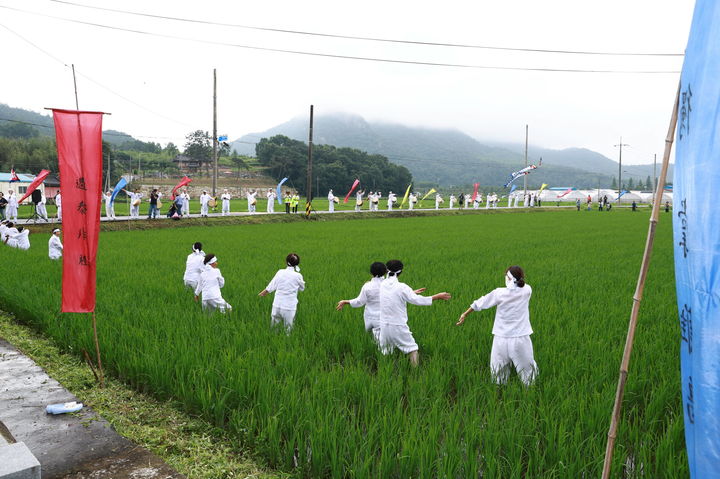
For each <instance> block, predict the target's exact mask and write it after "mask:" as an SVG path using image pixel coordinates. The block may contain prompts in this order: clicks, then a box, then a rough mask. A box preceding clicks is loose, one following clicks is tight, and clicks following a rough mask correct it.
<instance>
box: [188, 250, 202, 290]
mask: <svg viewBox="0 0 720 479" xmlns="http://www.w3.org/2000/svg"><path fill="white" fill-rule="evenodd" d="M204 260H205V252H204V251H200V252H195V251H193V252H192V253H190V254H189V255H188V257H187V260H185V275H183V281H185V282H187V281H192V282H193V283H196V282H198V281H199V280H200V273H202V271H203V269H204V266H205V265H204V264H203V261H204Z"/></svg>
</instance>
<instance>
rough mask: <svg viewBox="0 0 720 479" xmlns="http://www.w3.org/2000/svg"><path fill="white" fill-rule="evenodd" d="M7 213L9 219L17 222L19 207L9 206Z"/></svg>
mask: <svg viewBox="0 0 720 479" xmlns="http://www.w3.org/2000/svg"><path fill="white" fill-rule="evenodd" d="M5 211H7V219H9V220H13V221H17V215H18V207H17V206H8V207H7V209H6V210H5ZM58 211H59V210H58Z"/></svg>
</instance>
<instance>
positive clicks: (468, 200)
mask: <svg viewBox="0 0 720 479" xmlns="http://www.w3.org/2000/svg"><path fill="white" fill-rule="evenodd" d="M470 200H472V197H471V196H470V195H465V209H468V208H469V207H470Z"/></svg>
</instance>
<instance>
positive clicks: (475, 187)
mask: <svg viewBox="0 0 720 479" xmlns="http://www.w3.org/2000/svg"><path fill="white" fill-rule="evenodd" d="M473 188H474V189H473V195H472V201H473V203H474V202H475V198H477V194H478V188H480V183H475V184H474V185H473Z"/></svg>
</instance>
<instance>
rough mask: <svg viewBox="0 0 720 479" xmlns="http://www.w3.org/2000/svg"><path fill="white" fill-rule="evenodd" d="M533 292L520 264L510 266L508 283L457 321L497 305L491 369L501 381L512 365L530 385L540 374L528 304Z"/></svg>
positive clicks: (504, 380) (501, 381) (471, 306)
mask: <svg viewBox="0 0 720 479" xmlns="http://www.w3.org/2000/svg"><path fill="white" fill-rule="evenodd" d="M531 296H532V288H531V287H530V285H529V284H525V272H524V271H523V270H522V268H521V267H520V266H510V267H509V268H508V269H507V270H506V271H505V287H504V288H497V289H494V290H493V291H491V292H490V293H488V294H486V295H485V296H483V297H481V298H479V299H477V300H475V301H474V302H473V303H472V304H471V305H470V307H469V308H468V309H467V311H465V312H464V313H462V314H461V315H460V320H459V321H458V322H457V325H458V326H460V325H461V324H463V323H464V322H465V318H466V317H467V315H468V314H470V313H472V312H473V311H481V310H483V309H489V308H492V307H493V306H497V310H496V311H495V323H494V324H493V330H492V333H493V344H492V351H491V352H490V371H491V372H492V375H493V379H494V380H495V382H496V383H497V384H505V382H506V381H507V378H508V375H509V369H510V367H511V366H512V365H515V370H516V371H517V373H518V376H520V380H521V381H522V382H523V384H525V385H526V386H529V385H531V384H532V383H533V381H534V380H535V377H536V376H537V374H538V367H537V364H536V363H535V357H534V354H533V345H532V341H531V340H530V335H531V334H532V333H533V330H532V327H531V326H530V310H529V308H528V305H529V304H530V297H531Z"/></svg>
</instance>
